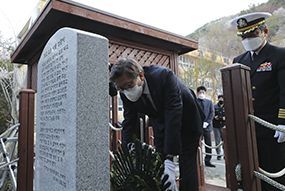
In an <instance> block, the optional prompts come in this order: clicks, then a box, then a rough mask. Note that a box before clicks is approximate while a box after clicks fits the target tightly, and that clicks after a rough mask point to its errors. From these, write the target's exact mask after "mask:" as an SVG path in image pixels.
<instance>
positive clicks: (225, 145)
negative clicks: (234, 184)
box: [223, 127, 231, 188]
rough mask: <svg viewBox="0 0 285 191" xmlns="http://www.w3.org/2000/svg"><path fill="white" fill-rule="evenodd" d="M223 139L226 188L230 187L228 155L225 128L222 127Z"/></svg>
mask: <svg viewBox="0 0 285 191" xmlns="http://www.w3.org/2000/svg"><path fill="white" fill-rule="evenodd" d="M223 140H224V154H225V166H226V185H227V188H231V182H230V179H231V177H230V173H229V169H228V168H229V157H228V147H227V128H225V127H224V128H223Z"/></svg>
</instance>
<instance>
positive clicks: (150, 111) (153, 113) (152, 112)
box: [142, 94, 158, 116]
mask: <svg viewBox="0 0 285 191" xmlns="http://www.w3.org/2000/svg"><path fill="white" fill-rule="evenodd" d="M142 100H143V102H144V105H145V106H146V108H147V111H148V114H149V115H150V116H156V115H158V113H157V111H156V110H155V109H154V107H153V105H152V103H151V101H150V100H149V98H148V97H147V95H146V94H142Z"/></svg>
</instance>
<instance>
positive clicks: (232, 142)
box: [221, 64, 261, 191]
mask: <svg viewBox="0 0 285 191" xmlns="http://www.w3.org/2000/svg"><path fill="white" fill-rule="evenodd" d="M221 72H222V81H223V92H224V101H225V116H226V125H227V133H226V139H227V151H228V154H227V158H228V159H227V160H228V167H227V169H228V170H229V172H228V173H230V186H231V190H237V189H238V188H242V189H243V190H250V191H260V190H261V186H260V180H259V179H258V178H256V177H255V176H254V171H258V166H259V163H258V155H257V146H256V137H255V126H254V122H253V121H252V120H250V119H249V118H248V114H252V113H253V106H252V94H251V84H250V68H249V67H247V66H244V65H241V64H232V65H229V66H226V67H224V68H222V69H221ZM237 164H241V170H242V174H241V178H242V181H241V182H238V181H237V178H236V173H235V169H236V166H237Z"/></svg>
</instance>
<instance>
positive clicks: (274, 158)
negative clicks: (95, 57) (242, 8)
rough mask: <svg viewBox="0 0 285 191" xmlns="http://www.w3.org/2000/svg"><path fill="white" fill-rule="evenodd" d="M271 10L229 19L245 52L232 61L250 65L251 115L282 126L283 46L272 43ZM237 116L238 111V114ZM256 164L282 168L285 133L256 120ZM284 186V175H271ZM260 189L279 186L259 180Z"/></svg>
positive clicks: (284, 125) (284, 106) (268, 190)
mask: <svg viewBox="0 0 285 191" xmlns="http://www.w3.org/2000/svg"><path fill="white" fill-rule="evenodd" d="M270 16H271V14H270V13H266V12H256V13H249V14H246V15H241V16H239V17H237V18H235V19H233V20H232V21H231V24H233V25H236V26H237V36H239V37H240V40H241V43H242V44H243V46H244V48H245V50H246V52H245V53H243V54H241V55H239V56H237V57H236V58H234V60H233V63H240V64H244V65H246V66H248V67H250V69H251V70H250V80H251V85H252V101H253V110H254V115H255V116H257V117H259V118H261V119H263V120H266V121H268V122H269V123H272V124H275V125H278V126H279V127H281V128H285V48H284V47H278V46H274V45H271V44H270V43H269V42H267V40H266V37H267V35H268V33H269V29H268V28H267V24H266V21H265V20H266V19H267V18H269V17H270ZM237 115H238V114H237ZM255 131H256V140H257V149H258V159H259V166H260V168H262V169H263V170H265V171H267V172H271V173H276V172H279V171H281V170H282V169H284V167H285V162H284V161H285V143H284V141H285V133H283V132H279V131H273V130H271V129H269V128H267V127H265V126H263V125H260V124H258V123H255ZM274 180H275V181H277V182H279V183H281V184H283V185H285V176H284V175H283V176H282V177H280V178H274ZM261 187H262V191H277V190H279V189H277V188H275V187H273V186H271V185H269V184H268V183H266V182H264V181H261Z"/></svg>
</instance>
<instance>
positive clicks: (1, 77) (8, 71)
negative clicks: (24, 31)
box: [0, 33, 14, 133]
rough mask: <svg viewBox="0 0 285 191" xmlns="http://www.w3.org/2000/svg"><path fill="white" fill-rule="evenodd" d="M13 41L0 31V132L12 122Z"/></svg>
mask: <svg viewBox="0 0 285 191" xmlns="http://www.w3.org/2000/svg"><path fill="white" fill-rule="evenodd" d="M13 45H14V42H13V41H12V40H11V39H5V38H4V37H3V36H2V35H1V33H0V133H2V132H3V131H5V130H6V129H7V128H8V127H9V124H13V123H14V119H13V117H12V110H13V104H12V89H13V70H14V66H13V64H12V63H11V60H10V54H11V53H12V52H13V50H14V46H13Z"/></svg>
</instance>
